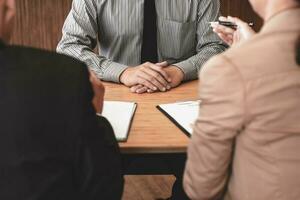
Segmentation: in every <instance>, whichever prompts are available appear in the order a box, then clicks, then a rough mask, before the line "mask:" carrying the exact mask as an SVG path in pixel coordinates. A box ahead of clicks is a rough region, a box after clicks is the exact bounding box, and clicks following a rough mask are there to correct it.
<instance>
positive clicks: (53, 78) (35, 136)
mask: <svg viewBox="0 0 300 200" xmlns="http://www.w3.org/2000/svg"><path fill="white" fill-rule="evenodd" d="M92 96H93V92H92V89H91V85H90V83H89V76H88V71H87V68H86V67H85V65H84V64H82V63H80V62H78V61H76V60H74V59H72V58H69V57H66V56H63V55H57V54H55V53H50V52H45V51H41V50H36V49H31V48H21V47H5V46H4V45H3V44H1V45H0V199H1V200H29V199H30V200H31V199H32V200H48V199H49V200H60V199H61V200H68V199H70V200H71V199H72V200H73V199H84V200H89V199H97V200H99V199H105V200H114V199H120V198H121V195H122V190H123V177H122V174H121V164H120V154H119V149H118V146H117V143H116V140H115V138H114V135H113V131H112V128H111V126H110V124H109V123H108V122H107V121H106V120H105V119H104V118H97V117H96V115H95V111H94V109H93V107H92V104H91V100H92Z"/></svg>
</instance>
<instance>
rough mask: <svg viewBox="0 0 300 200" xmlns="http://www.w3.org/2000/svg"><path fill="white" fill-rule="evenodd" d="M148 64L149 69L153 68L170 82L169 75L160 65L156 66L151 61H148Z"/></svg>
mask: <svg viewBox="0 0 300 200" xmlns="http://www.w3.org/2000/svg"><path fill="white" fill-rule="evenodd" d="M148 66H149V67H150V68H151V69H153V70H155V71H157V72H158V73H160V74H161V75H162V76H163V78H164V79H165V80H166V81H168V82H172V80H171V78H170V77H169V75H168V74H167V72H165V71H164V70H163V69H162V67H160V66H157V65H154V64H152V63H149V65H148Z"/></svg>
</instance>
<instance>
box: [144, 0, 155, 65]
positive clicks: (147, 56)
mask: <svg viewBox="0 0 300 200" xmlns="http://www.w3.org/2000/svg"><path fill="white" fill-rule="evenodd" d="M156 34H157V27H156V8H155V0H144V30H143V44H142V52H141V62H142V63H144V62H152V63H157V61H158V56H157V35H156Z"/></svg>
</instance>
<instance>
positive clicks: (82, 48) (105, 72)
mask: <svg viewBox="0 0 300 200" xmlns="http://www.w3.org/2000/svg"><path fill="white" fill-rule="evenodd" d="M98 27H99V25H98V21H97V5H96V2H95V1H94V0H74V1H73V3H72V8H71V11H70V13H69V15H68V17H67V19H66V21H65V24H64V26H63V31H62V34H63V36H62V39H61V41H60V42H59V44H58V46H57V52H58V53H62V54H66V55H69V56H72V57H74V58H76V59H79V60H81V61H83V62H85V64H86V65H87V66H88V67H89V68H90V69H91V70H93V71H94V72H95V74H96V75H97V77H98V78H99V79H102V80H104V81H112V82H119V77H120V75H121V74H122V72H123V71H124V70H125V69H126V68H128V66H126V65H122V64H119V63H116V62H113V61H112V60H110V59H108V58H106V57H104V56H101V55H97V54H96V53H95V52H94V51H93V50H94V49H95V47H96V46H97V35H98Z"/></svg>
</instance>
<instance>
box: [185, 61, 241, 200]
mask: <svg viewBox="0 0 300 200" xmlns="http://www.w3.org/2000/svg"><path fill="white" fill-rule="evenodd" d="M223 57H224V56H223ZM223 57H220V56H218V57H216V58H214V59H212V60H210V61H209V62H208V63H207V65H205V66H204V68H203V69H202V72H201V73H200V76H201V77H200V79H201V83H200V100H201V106H200V115H199V118H198V119H197V121H196V123H195V127H194V132H193V136H192V139H191V143H190V145H189V147H188V160H187V163H186V169H185V173H184V188H185V191H186V192H187V194H188V195H189V197H190V198H191V199H197V200H202V199H203V200H204V199H218V198H219V197H220V195H221V194H222V193H223V191H224V187H225V186H226V183H227V179H228V174H229V166H230V164H231V161H232V152H233V151H232V149H233V145H234V141H235V137H236V136H237V135H238V133H239V132H240V131H241V130H242V128H243V124H244V122H245V118H246V114H245V113H246V111H245V110H246V109H245V89H244V83H243V80H242V78H241V75H240V73H239V72H238V70H237V69H236V68H235V66H234V65H233V64H232V63H231V62H230V61H229V60H228V59H225V57H224V58H223Z"/></svg>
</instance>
